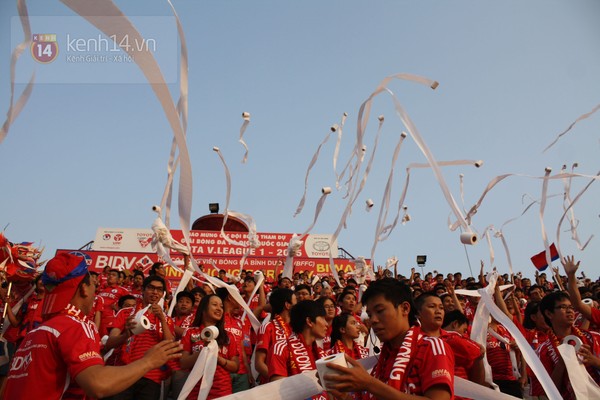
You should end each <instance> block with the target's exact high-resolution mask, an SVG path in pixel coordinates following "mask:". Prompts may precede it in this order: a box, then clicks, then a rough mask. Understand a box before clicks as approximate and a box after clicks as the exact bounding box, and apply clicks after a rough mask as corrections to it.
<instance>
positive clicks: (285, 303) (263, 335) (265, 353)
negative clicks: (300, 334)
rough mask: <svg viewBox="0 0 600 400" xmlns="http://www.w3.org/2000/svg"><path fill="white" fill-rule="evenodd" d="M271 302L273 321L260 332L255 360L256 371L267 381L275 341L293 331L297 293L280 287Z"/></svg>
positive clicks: (272, 296)
mask: <svg viewBox="0 0 600 400" xmlns="http://www.w3.org/2000/svg"><path fill="white" fill-rule="evenodd" d="M269 302H270V304H271V310H272V311H271V312H272V317H271V321H269V323H268V324H265V325H263V326H262V327H261V328H260V331H259V332H258V338H257V341H256V358H255V360H254V366H255V368H256V371H258V373H259V374H260V375H261V378H262V379H263V381H265V382H266V381H268V379H269V362H270V357H271V355H272V354H273V353H272V352H273V346H274V345H275V342H276V341H277V340H279V339H282V338H287V337H288V336H289V335H291V333H292V328H291V327H290V310H291V308H292V306H293V305H294V304H296V295H295V294H294V292H293V290H292V289H288V288H281V289H279V288H278V289H275V290H273V292H272V293H271V297H270V298H269Z"/></svg>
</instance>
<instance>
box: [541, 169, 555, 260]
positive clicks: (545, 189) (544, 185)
mask: <svg viewBox="0 0 600 400" xmlns="http://www.w3.org/2000/svg"><path fill="white" fill-rule="evenodd" d="M551 173H552V168H549V167H548V168H546V173H545V175H544V180H543V183H542V198H541V200H540V226H541V228H542V240H543V241H544V248H545V249H546V262H547V263H548V265H549V266H552V257H551V256H550V244H549V243H548V236H547V235H546V226H545V225H544V211H545V209H546V195H547V193H548V179H547V178H548V176H550V174H551Z"/></svg>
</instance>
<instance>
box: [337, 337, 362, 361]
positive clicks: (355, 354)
mask: <svg viewBox="0 0 600 400" xmlns="http://www.w3.org/2000/svg"><path fill="white" fill-rule="evenodd" d="M352 343H353V344H352V348H351V349H349V348H348V347H346V345H344V342H342V341H341V340H338V341H337V342H336V343H335V344H334V345H333V347H332V348H331V351H330V354H337V353H346V354H348V355H349V356H350V357H352V358H354V359H355V360H360V359H362V358H367V357H369V349H367V348H365V347H363V346H361V345H359V344H358V343H356V342H355V341H354V340H353V341H352Z"/></svg>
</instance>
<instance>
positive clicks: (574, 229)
mask: <svg viewBox="0 0 600 400" xmlns="http://www.w3.org/2000/svg"><path fill="white" fill-rule="evenodd" d="M577 166H578V164H577V163H573V166H572V167H571V172H574V171H575V168H577ZM566 167H567V166H566V165H564V166H563V171H561V172H564V169H566ZM572 180H573V177H570V178H565V179H563V181H564V183H565V191H564V201H563V209H564V211H565V214H567V215H569V218H568V219H569V225H570V226H571V238H572V239H573V240H574V241H575V243H577V248H578V249H579V250H581V251H583V250H585V248H586V247H587V245H588V244H589V243H590V240H592V238H593V237H594V235H591V236H590V237H589V239H588V240H587V241H586V242H585V244H583V245H582V244H581V241H580V240H579V235H578V233H577V225H579V220H577V219H576V218H575V211H574V210H573V207H568V205H570V204H572V203H573V200H572V199H571V181H572ZM591 182H594V181H593V180H592V181H591ZM567 208H569V212H568V213H566V211H567Z"/></svg>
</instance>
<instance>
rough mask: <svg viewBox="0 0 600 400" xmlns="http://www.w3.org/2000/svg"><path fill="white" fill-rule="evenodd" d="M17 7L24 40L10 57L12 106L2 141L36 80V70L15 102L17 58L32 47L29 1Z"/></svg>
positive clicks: (1, 130)
mask: <svg viewBox="0 0 600 400" xmlns="http://www.w3.org/2000/svg"><path fill="white" fill-rule="evenodd" d="M17 9H18V11H19V17H20V19H21V27H22V28H23V41H22V42H21V43H19V44H18V45H17V46H16V47H15V49H14V50H13V52H12V55H11V57H10V106H9V108H8V112H7V113H6V120H5V121H4V124H3V125H2V128H0V143H2V141H4V138H5V137H6V135H7V134H8V131H9V130H10V126H11V125H12V123H13V121H14V120H15V119H17V117H18V116H19V114H20V113H21V111H22V110H23V108H24V107H25V104H27V101H29V97H30V96H31V92H32V90H33V83H34V82H35V71H34V72H32V73H31V78H29V82H28V83H27V86H26V87H25V89H24V90H23V92H22V93H21V95H20V96H19V99H18V100H17V102H16V103H14V102H13V101H14V96H15V76H16V72H15V71H16V67H17V60H18V59H19V57H21V54H22V53H23V51H24V50H25V49H28V48H30V47H31V38H32V37H33V36H32V35H31V25H30V23H29V14H28V12H27V3H26V2H25V0H17Z"/></svg>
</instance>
